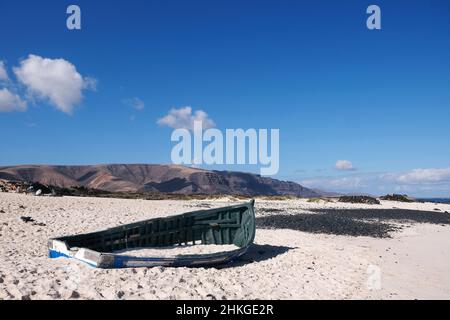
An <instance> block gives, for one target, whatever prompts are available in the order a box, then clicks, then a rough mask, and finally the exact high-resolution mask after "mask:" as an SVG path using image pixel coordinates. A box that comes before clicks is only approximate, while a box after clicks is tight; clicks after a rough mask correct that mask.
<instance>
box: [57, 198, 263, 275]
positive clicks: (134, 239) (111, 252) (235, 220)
mask: <svg viewBox="0 0 450 320" xmlns="http://www.w3.org/2000/svg"><path fill="white" fill-rule="evenodd" d="M254 238H255V214H254V201H253V200H252V201H250V202H247V203H243V204H238V205H234V206H228V207H222V208H216V209H208V210H200V211H193V212H187V213H183V214H179V215H175V216H170V217H165V218H155V219H149V220H145V221H140V222H135V223H131V224H127V225H123V226H119V227H114V228H110V229H106V230H102V231H97V232H91V233H86V234H79V235H72V236H63V237H58V238H53V239H50V240H49V243H48V249H49V257H50V258H58V257H66V258H74V259H77V260H80V261H83V262H85V263H87V264H89V265H91V266H93V267H97V268H127V267H154V266H174V267H179V266H186V267H200V266H211V265H218V264H224V263H229V262H231V261H233V260H235V259H237V258H239V257H240V256H242V255H243V254H245V252H246V251H247V249H248V247H249V246H250V245H251V244H252V243H253V240H254ZM196 244H204V245H208V244H215V245H231V244H234V245H236V246H237V247H238V249H236V250H233V251H224V252H218V253H213V254H194V255H178V256H171V257H161V256H148V257H135V256H131V255H130V256H128V255H123V254H117V253H116V252H117V251H123V250H127V249H136V248H161V247H171V246H187V245H189V246H190V245H196Z"/></svg>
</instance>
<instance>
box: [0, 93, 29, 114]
mask: <svg viewBox="0 0 450 320" xmlns="http://www.w3.org/2000/svg"><path fill="white" fill-rule="evenodd" d="M25 110H27V103H26V102H25V101H23V100H22V99H21V98H20V97H19V96H18V95H16V94H13V93H12V92H11V91H9V90H8V89H6V88H4V89H0V112H11V111H25Z"/></svg>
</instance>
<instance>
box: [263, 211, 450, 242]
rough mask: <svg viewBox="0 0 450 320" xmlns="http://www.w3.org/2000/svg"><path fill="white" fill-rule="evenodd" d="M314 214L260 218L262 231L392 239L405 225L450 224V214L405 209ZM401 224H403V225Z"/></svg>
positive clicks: (316, 212) (319, 212) (314, 212)
mask: <svg viewBox="0 0 450 320" xmlns="http://www.w3.org/2000/svg"><path fill="white" fill-rule="evenodd" d="M309 211H311V212H313V213H299V214H292V215H286V214H283V215H273V216H266V217H258V218H256V225H257V227H258V228H261V229H291V230H298V231H304V232H310V233H324V234H335V235H348V236H355V237H357V236H368V237H374V238H389V237H391V236H390V233H391V232H394V231H397V230H399V229H401V228H402V224H403V225H405V224H415V223H431V224H438V225H450V214H446V213H442V212H432V211H416V210H402V209H364V210H358V209H310V210H309ZM399 224H400V225H399Z"/></svg>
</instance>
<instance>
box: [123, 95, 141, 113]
mask: <svg viewBox="0 0 450 320" xmlns="http://www.w3.org/2000/svg"><path fill="white" fill-rule="evenodd" d="M123 103H124V104H126V105H127V106H130V107H132V108H134V109H136V110H143V109H144V108H145V103H144V101H142V100H141V99H139V98H138V97H134V98H131V99H125V100H123Z"/></svg>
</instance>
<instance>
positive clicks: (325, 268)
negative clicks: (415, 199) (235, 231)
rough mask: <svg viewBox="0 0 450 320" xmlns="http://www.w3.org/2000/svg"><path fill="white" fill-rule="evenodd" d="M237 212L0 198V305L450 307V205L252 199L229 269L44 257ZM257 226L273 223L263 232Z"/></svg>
mask: <svg viewBox="0 0 450 320" xmlns="http://www.w3.org/2000/svg"><path fill="white" fill-rule="evenodd" d="M235 202H236V201H235V199H233V198H222V199H216V200H188V201H184V200H157V201H151V200H133V199H112V198H88V197H66V196H64V197H34V196H26V195H21V194H12V193H0V210H1V211H2V213H0V234H1V236H0V258H1V261H0V279H1V281H0V299H212V298H215V299H431V298H437V299H449V298H450V290H449V289H448V288H450V277H449V276H448V272H446V270H448V269H449V268H450V248H447V247H446V246H445V245H443V241H445V240H446V239H449V238H450V223H448V221H447V220H446V219H447V217H448V213H445V211H447V212H449V211H450V205H448V204H435V203H401V202H392V201H382V202H381V205H367V204H349V203H340V202H326V201H320V202H308V200H307V199H296V200H292V199H290V200H261V199H257V200H256V218H257V231H256V239H255V243H254V245H253V246H252V248H251V249H250V250H249V252H248V253H247V254H245V255H244V256H243V257H242V258H241V259H240V260H238V261H236V262H235V263H234V264H232V265H225V266H217V267H216V268H163V267H156V268H129V269H110V270H108V269H105V270H104V269H92V268H90V267H87V266H86V265H84V264H82V263H78V262H74V261H73V260H70V259H59V258H58V259H49V258H48V257H47V247H46V245H47V240H48V239H49V238H51V237H55V236H61V235H66V234H75V233H81V232H90V231H96V230H99V229H104V228H108V227H113V226H117V225H120V224H126V223H131V222H135V221H140V220H144V219H148V218H152V217H157V216H169V215H172V214H177V213H182V212H188V211H195V210H199V209H202V208H205V207H208V208H209V207H220V206H226V205H230V203H235ZM238 202H239V201H238ZM435 209H439V211H437V210H435ZM382 212H384V214H383V215H382V216H377V214H380V213H382ZM395 212H400V213H401V216H395V215H392V213H395ZM21 216H30V217H32V218H33V219H34V220H35V221H36V224H33V223H25V222H24V221H22V220H21V219H20V217H21ZM266 218H270V219H272V220H270V221H272V222H273V221H274V222H273V224H272V225H267V224H264V222H265V220H262V219H266ZM398 218H401V219H400V220H398ZM286 219H287V220H286ZM414 219H415V220H414ZM286 222H287V223H286ZM381 224H389V225H391V224H392V225H395V226H398V227H401V229H396V230H394V231H388V235H389V237H380V236H377V233H371V232H367V230H369V231H370V230H372V229H371V228H373V225H375V226H376V227H377V228H379V227H380V226H379V225H381ZM376 230H378V229H376ZM439 244H440V245H439ZM376 268H379V271H380V272H381V286H380V288H379V289H377V288H376V281H375V284H374V283H372V284H368V281H369V280H370V276H371V275H372V276H373V274H374V273H373V270H375V271H377V270H378V269H376ZM375 273H376V272H375ZM372 280H373V279H372ZM375 280H376V279H375ZM374 285H375V287H374V288H373V286H374Z"/></svg>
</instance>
